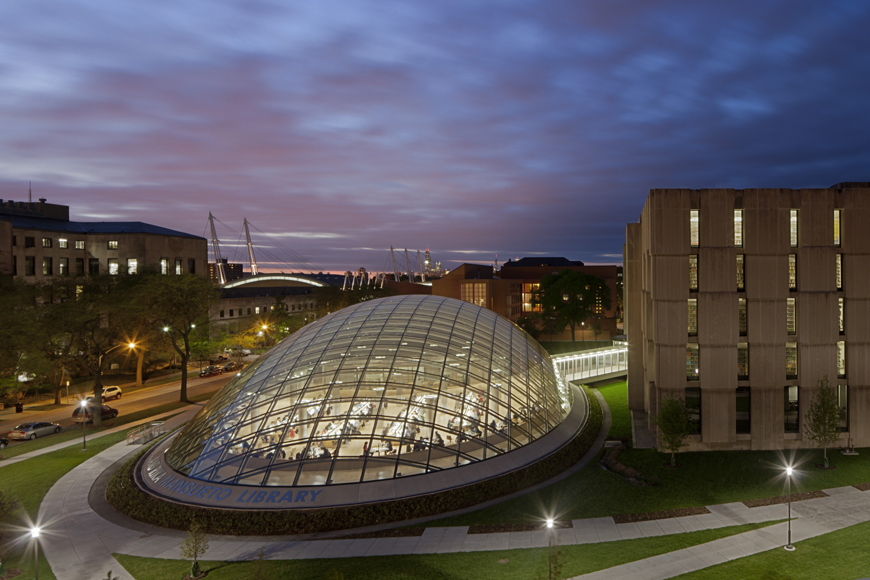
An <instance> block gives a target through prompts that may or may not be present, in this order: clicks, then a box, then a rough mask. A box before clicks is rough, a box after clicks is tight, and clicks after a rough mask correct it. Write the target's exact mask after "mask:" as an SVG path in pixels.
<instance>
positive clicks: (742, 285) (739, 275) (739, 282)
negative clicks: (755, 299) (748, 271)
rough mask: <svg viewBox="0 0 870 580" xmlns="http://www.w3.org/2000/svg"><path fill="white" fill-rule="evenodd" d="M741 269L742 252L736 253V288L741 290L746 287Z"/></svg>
mask: <svg viewBox="0 0 870 580" xmlns="http://www.w3.org/2000/svg"><path fill="white" fill-rule="evenodd" d="M745 283H746V280H745V278H744V270H743V254H737V290H738V291H740V292H742V291H743V289H744V288H745V287H746V285H745Z"/></svg>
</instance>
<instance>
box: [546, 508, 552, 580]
mask: <svg viewBox="0 0 870 580" xmlns="http://www.w3.org/2000/svg"><path fill="white" fill-rule="evenodd" d="M547 544H548V546H549V548H550V551H549V553H548V555H547V568H548V569H549V573H550V580H553V520H552V518H548V519H547Z"/></svg>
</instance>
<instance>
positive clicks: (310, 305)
mask: <svg viewBox="0 0 870 580" xmlns="http://www.w3.org/2000/svg"><path fill="white" fill-rule="evenodd" d="M282 306H283V307H284V308H283V309H284V310H285V311H293V310H297V305H296V304H290V305H289V306H288V305H287V304H283V305H282ZM276 308H277V307H276V306H262V307H261V306H254V307H253V308H248V309H247V310H248V314H247V316H250V315H251V314H260V312H261V311H262V313H263V314H266V313H268V312H271V311H273V310H275V309H276ZM306 309H307V310H314V302H305V303H303V304H299V305H298V310H299V311H302V310H306ZM226 312H227V311H226V310H221V311H220V317H221V318H224V315H225V314H226ZM236 316H245V309H244V308H230V309H229V318H234V317H236Z"/></svg>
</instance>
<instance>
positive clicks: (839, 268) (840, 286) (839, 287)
mask: <svg viewBox="0 0 870 580" xmlns="http://www.w3.org/2000/svg"><path fill="white" fill-rule="evenodd" d="M842 289H843V254H837V290H842Z"/></svg>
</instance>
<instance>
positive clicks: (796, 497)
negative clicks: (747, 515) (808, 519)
mask: <svg viewBox="0 0 870 580" xmlns="http://www.w3.org/2000/svg"><path fill="white" fill-rule="evenodd" d="M865 485H866V484H865ZM820 497H828V494H826V493H825V492H823V491H804V492H801V493H793V494H791V501H793V502H794V501H803V500H805V499H818V498H820ZM781 503H788V496H787V495H778V496H776V497H763V498H761V499H750V500H747V501H744V502H743V505H745V506H746V507H749V508H754V507H761V506H766V505H779V504H781Z"/></svg>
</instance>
